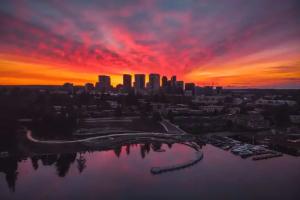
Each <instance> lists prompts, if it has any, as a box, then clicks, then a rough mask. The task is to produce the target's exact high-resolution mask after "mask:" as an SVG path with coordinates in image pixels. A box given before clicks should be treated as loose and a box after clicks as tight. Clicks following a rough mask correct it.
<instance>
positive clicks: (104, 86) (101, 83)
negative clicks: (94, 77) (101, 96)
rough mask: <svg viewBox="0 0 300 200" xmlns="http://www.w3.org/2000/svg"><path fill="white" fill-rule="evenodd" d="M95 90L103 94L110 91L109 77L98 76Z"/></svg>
mask: <svg viewBox="0 0 300 200" xmlns="http://www.w3.org/2000/svg"><path fill="white" fill-rule="evenodd" d="M97 89H99V90H101V91H103V92H107V91H109V90H110V89H111V84H110V76H106V75H99V76H98V83H97Z"/></svg>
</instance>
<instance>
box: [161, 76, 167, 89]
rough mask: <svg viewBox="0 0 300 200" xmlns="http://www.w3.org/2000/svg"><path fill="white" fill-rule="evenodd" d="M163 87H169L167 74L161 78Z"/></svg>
mask: <svg viewBox="0 0 300 200" xmlns="http://www.w3.org/2000/svg"><path fill="white" fill-rule="evenodd" d="M161 87H162V88H163V89H166V88H167V87H168V78H167V77H166V76H163V77H162V79H161Z"/></svg>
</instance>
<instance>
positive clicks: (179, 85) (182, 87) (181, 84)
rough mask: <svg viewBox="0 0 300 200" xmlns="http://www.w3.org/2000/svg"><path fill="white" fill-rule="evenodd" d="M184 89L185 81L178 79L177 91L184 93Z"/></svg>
mask: <svg viewBox="0 0 300 200" xmlns="http://www.w3.org/2000/svg"><path fill="white" fill-rule="evenodd" d="M183 91H184V82H183V81H176V93H179V94H182V93H183Z"/></svg>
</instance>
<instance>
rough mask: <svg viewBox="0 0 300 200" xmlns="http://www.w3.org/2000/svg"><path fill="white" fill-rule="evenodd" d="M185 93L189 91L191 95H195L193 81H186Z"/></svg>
mask: <svg viewBox="0 0 300 200" xmlns="http://www.w3.org/2000/svg"><path fill="white" fill-rule="evenodd" d="M185 93H190V94H191V95H195V83H186V84H185Z"/></svg>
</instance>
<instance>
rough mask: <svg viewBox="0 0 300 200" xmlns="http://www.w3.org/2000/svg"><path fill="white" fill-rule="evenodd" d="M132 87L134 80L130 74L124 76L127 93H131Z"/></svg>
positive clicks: (124, 87) (124, 86)
mask: <svg viewBox="0 0 300 200" xmlns="http://www.w3.org/2000/svg"><path fill="white" fill-rule="evenodd" d="M131 87H132V79H131V75H130V74H123V89H124V91H125V92H129V91H130V90H131Z"/></svg>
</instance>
